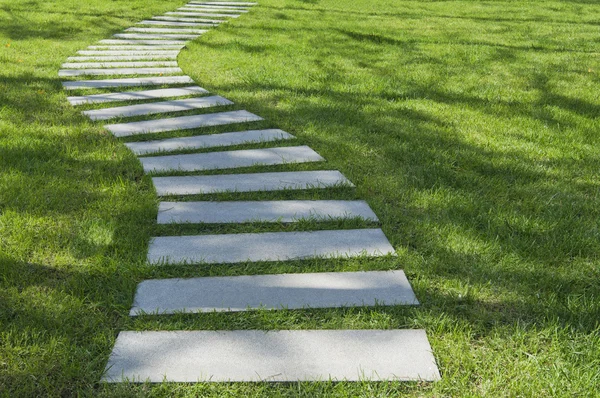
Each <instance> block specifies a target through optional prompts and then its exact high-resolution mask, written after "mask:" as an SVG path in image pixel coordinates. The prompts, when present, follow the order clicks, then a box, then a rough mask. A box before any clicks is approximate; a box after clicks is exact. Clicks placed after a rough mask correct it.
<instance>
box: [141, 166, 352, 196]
mask: <svg viewBox="0 0 600 398" xmlns="http://www.w3.org/2000/svg"><path fill="white" fill-rule="evenodd" d="M152 182H153V183H154V187H155V188H156V193H157V195H158V196H167V195H195V194H207V193H217V192H230V191H231V192H257V191H282V190H289V189H293V190H297V189H313V188H321V189H322V188H331V187H338V186H349V187H353V186H354V185H353V184H352V183H351V182H350V181H349V180H348V179H347V178H346V177H344V176H343V175H342V173H340V172H339V171H335V170H319V171H290V172H275V173H251V174H225V175H206V176H184V177H154V178H152Z"/></svg>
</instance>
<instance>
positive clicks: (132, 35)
mask: <svg viewBox="0 0 600 398" xmlns="http://www.w3.org/2000/svg"><path fill="white" fill-rule="evenodd" d="M198 36H200V35H199V34H193V35H192V34H187V35H185V34H151V33H116V34H114V35H113V37H117V38H119V39H140V40H152V39H195V38H196V37H198Z"/></svg>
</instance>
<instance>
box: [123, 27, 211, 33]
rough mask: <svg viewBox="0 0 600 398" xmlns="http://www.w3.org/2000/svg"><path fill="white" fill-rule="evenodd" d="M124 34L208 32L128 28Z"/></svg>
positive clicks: (201, 31) (201, 30)
mask: <svg viewBox="0 0 600 398" xmlns="http://www.w3.org/2000/svg"><path fill="white" fill-rule="evenodd" d="M125 32H140V33H184V34H188V33H197V34H202V33H206V32H208V30H206V29H188V28H128V29H125Z"/></svg>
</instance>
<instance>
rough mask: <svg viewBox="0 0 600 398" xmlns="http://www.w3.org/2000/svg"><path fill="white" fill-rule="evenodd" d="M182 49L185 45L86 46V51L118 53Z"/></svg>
mask: <svg viewBox="0 0 600 398" xmlns="http://www.w3.org/2000/svg"><path fill="white" fill-rule="evenodd" d="M183 47H185V43H184V44H177V45H173V44H171V45H135V44H123V45H119V44H113V45H111V44H107V45H100V46H88V47H87V48H88V50H101V51H107V50H120V51H179V50H181V49H182V48H183Z"/></svg>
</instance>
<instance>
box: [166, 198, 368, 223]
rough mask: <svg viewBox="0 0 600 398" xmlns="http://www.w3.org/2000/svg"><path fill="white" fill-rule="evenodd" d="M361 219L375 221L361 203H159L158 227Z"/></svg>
mask: <svg viewBox="0 0 600 398" xmlns="http://www.w3.org/2000/svg"><path fill="white" fill-rule="evenodd" d="M352 217H361V218H363V219H365V220H369V221H378V220H377V216H376V215H375V213H373V210H371V208H370V207H369V205H368V204H367V203H366V202H365V201H362V200H274V201H232V202H161V203H160V205H159V206H158V217H157V220H156V221H157V223H158V224H170V223H210V224H214V223H246V222H251V221H260V222H296V221H298V220H301V219H314V220H324V221H327V220H331V219H335V218H352Z"/></svg>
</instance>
